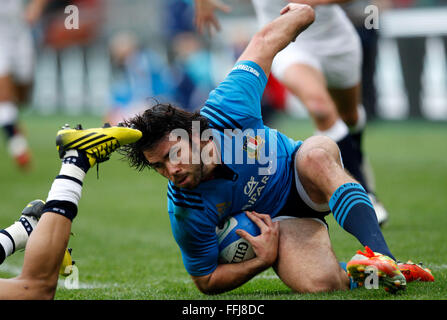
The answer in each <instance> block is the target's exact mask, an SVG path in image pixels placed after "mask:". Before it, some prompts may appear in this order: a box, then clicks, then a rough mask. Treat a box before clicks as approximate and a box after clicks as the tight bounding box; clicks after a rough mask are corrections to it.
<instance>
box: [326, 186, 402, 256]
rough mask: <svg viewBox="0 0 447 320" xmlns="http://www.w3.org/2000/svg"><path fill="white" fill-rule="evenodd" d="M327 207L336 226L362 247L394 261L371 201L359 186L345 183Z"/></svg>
mask: <svg viewBox="0 0 447 320" xmlns="http://www.w3.org/2000/svg"><path fill="white" fill-rule="evenodd" d="M329 207H330V208H331V211H332V213H333V215H334V218H335V220H336V221H337V222H338V224H339V225H340V226H341V227H342V228H343V229H344V230H346V231H348V232H349V233H350V234H352V235H353V236H355V237H356V238H357V239H358V240H359V241H360V243H361V244H362V245H363V246H368V247H369V248H370V249H371V250H372V251H374V252H379V253H381V254H384V255H387V256H388V257H390V258H392V259H394V260H396V259H395V258H394V256H393V255H392V254H391V252H390V249H389V248H388V245H387V244H386V241H385V239H384V237H383V234H382V231H381V230H380V226H379V223H378V222H377V216H376V212H375V211H374V207H373V205H372V203H371V200H370V199H369V197H368V194H367V193H366V192H365V189H363V187H362V186H361V185H360V184H358V183H345V184H344V185H342V186H340V187H339V188H338V189H337V190H336V191H335V192H334V194H333V195H332V196H331V199H330V200H329Z"/></svg>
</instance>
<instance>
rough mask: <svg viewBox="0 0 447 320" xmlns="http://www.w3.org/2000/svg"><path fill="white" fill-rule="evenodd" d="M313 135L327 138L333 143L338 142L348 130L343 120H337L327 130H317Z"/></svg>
mask: <svg viewBox="0 0 447 320" xmlns="http://www.w3.org/2000/svg"><path fill="white" fill-rule="evenodd" d="M315 134H317V135H323V136H327V137H329V138H331V139H332V140H334V141H335V142H338V141H340V140H342V139H343V138H344V137H346V136H347V135H348V134H349V129H348V126H347V125H346V123H344V122H343V120H341V119H338V120H337V121H336V122H335V123H334V125H333V126H332V127H330V128H329V129H327V130H323V131H320V130H317V131H316V132H315Z"/></svg>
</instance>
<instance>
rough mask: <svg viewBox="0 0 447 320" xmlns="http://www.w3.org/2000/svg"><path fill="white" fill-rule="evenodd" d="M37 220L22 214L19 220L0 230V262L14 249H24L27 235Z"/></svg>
mask: <svg viewBox="0 0 447 320" xmlns="http://www.w3.org/2000/svg"><path fill="white" fill-rule="evenodd" d="M37 222H38V220H37V219H36V218H35V217H30V216H24V215H22V216H21V217H20V219H19V221H16V222H14V224H12V225H11V226H9V227H8V228H6V229H3V230H0V264H1V263H3V261H4V260H5V259H6V257H8V256H10V255H11V254H13V253H14V252H15V251H17V250H22V249H25V246H26V243H27V241H28V237H29V235H30V234H31V232H32V231H33V230H34V228H35V227H36V225H37Z"/></svg>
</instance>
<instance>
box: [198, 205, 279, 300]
mask: <svg viewBox="0 0 447 320" xmlns="http://www.w3.org/2000/svg"><path fill="white" fill-rule="evenodd" d="M247 216H248V217H249V218H250V219H251V220H252V221H253V222H254V223H256V225H257V226H258V227H259V229H260V230H261V234H260V235H258V236H256V237H254V236H251V235H250V234H249V233H248V232H246V231H244V230H242V229H239V230H236V233H237V234H238V235H239V236H240V237H242V238H244V239H245V240H247V241H248V242H249V243H250V244H251V246H252V247H253V251H254V252H255V254H256V256H255V257H254V258H253V259H250V260H246V261H242V262H239V263H228V264H219V265H218V266H217V268H216V269H215V270H214V271H213V272H212V273H210V274H207V275H204V276H191V277H192V280H193V281H194V283H195V285H196V286H197V288H198V289H199V290H200V291H201V292H203V293H205V294H217V293H222V292H226V291H229V290H233V289H235V288H237V287H239V286H241V285H243V284H244V283H246V282H247V281H248V280H250V279H251V278H253V277H254V276H255V275H257V274H259V273H260V272H262V271H264V270H266V269H268V268H269V267H271V266H272V265H273V264H274V263H275V261H276V259H277V256H278V245H279V223H278V222H272V220H271V218H270V216H269V215H266V214H259V213H256V212H247Z"/></svg>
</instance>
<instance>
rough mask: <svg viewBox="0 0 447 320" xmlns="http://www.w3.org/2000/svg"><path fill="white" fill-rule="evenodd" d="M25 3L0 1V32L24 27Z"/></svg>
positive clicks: (18, 0) (14, 0)
mask: <svg viewBox="0 0 447 320" xmlns="http://www.w3.org/2000/svg"><path fill="white" fill-rule="evenodd" d="M24 13H25V1H23V0H0V31H1V32H3V30H6V29H8V30H14V29H17V28H22V27H25V26H26V25H25V21H24V20H23V16H24Z"/></svg>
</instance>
